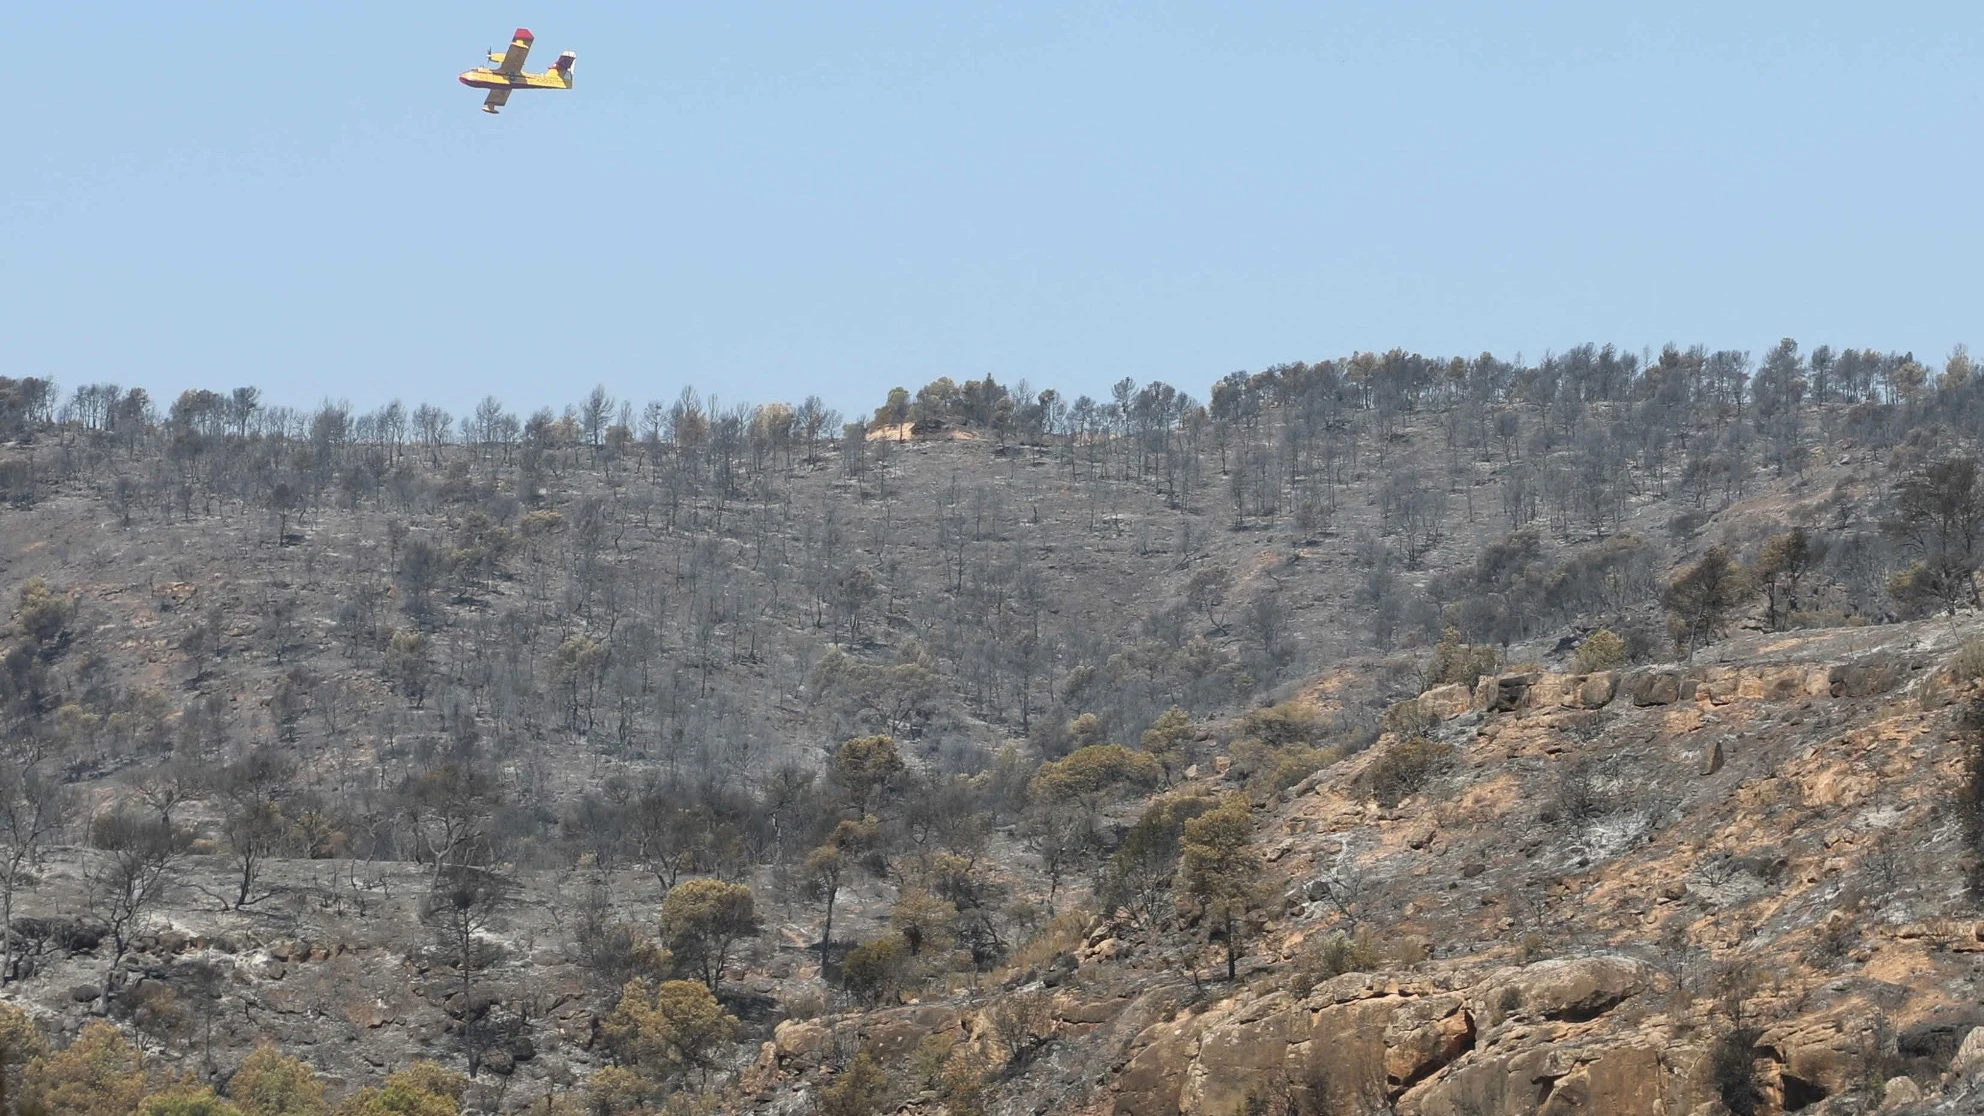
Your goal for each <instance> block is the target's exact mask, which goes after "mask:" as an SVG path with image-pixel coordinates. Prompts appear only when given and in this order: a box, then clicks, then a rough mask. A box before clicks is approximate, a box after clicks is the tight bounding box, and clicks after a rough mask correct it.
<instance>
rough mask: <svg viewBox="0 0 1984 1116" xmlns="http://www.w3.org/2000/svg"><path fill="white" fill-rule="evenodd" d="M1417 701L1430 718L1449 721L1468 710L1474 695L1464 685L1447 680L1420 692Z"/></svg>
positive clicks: (1472, 702)
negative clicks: (1442, 684)
mask: <svg viewBox="0 0 1984 1116" xmlns="http://www.w3.org/2000/svg"><path fill="white" fill-rule="evenodd" d="M1418 701H1419V707H1420V709H1421V710H1422V711H1423V712H1424V713H1425V715H1426V716H1427V717H1429V718H1430V719H1432V720H1435V721H1450V720H1452V719H1453V718H1455V717H1458V716H1460V715H1461V714H1462V713H1465V712H1467V711H1468V709H1469V708H1470V707H1471V706H1472V705H1473V704H1474V695H1473V693H1471V692H1470V691H1469V690H1468V688H1467V687H1466V686H1463V685H1461V684H1460V683H1458V682H1449V683H1448V684H1446V685H1444V686H1435V687H1433V688H1432V689H1430V690H1427V691H1426V692H1425V693H1423V694H1420V695H1419V698H1418Z"/></svg>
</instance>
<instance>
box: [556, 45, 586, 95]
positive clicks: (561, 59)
mask: <svg viewBox="0 0 1984 1116" xmlns="http://www.w3.org/2000/svg"><path fill="white" fill-rule="evenodd" d="M578 60H579V54H578V52H577V51H572V50H568V51H566V52H565V53H563V54H561V55H559V56H558V61H556V62H553V63H552V64H551V72H552V73H555V74H557V75H558V77H559V79H560V80H561V81H563V82H564V83H565V84H566V86H567V87H569V86H570V85H571V84H572V63H574V62H577V61H578Z"/></svg>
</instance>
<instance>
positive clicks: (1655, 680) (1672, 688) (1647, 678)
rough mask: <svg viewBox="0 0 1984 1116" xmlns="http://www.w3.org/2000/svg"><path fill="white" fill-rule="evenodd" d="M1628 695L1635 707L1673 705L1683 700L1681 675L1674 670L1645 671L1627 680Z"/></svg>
mask: <svg viewBox="0 0 1984 1116" xmlns="http://www.w3.org/2000/svg"><path fill="white" fill-rule="evenodd" d="M1626 693H1627V694H1628V695H1630V696H1631V697H1632V699H1633V704H1634V705H1673V704H1674V703H1675V702H1677V701H1680V700H1681V673H1680V672H1679V671H1674V670H1644V671H1640V672H1639V673H1637V674H1634V675H1632V676H1630V677H1629V678H1627V679H1626Z"/></svg>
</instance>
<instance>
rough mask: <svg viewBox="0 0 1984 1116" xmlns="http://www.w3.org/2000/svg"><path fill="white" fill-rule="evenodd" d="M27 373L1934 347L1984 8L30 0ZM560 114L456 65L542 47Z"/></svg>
mask: <svg viewBox="0 0 1984 1116" xmlns="http://www.w3.org/2000/svg"><path fill="white" fill-rule="evenodd" d="M4 22H5V24H6V50H5V57H6V65H7V67H8V69H7V83H6V84H7V90H6V98H7V105H6V110H5V111H6V120H7V132H8V135H7V138H6V148H5V150H6V152H7V160H6V161H7V164H8V166H7V172H6V174H5V175H4V177H0V374H14V375H21V374H34V375H52V376H54V377H56V378H57V379H59V380H60V381H61V382H62V384H63V385H64V386H65V387H72V386H74V385H75V384H77V383H81V382H84V381H90V380H113V381H117V382H121V383H124V384H140V385H144V386H146V387H147V388H149V389H151V390H152V391H154V392H155V393H160V394H162V395H164V396H166V397H167V398H169V397H170V395H171V394H174V393H176V392H177V391H178V390H180V389H181V388H184V387H186V386H189V385H200V386H212V387H216V388H225V387H229V386H232V385H235V384H240V383H257V384H260V385H261V386H263V388H264V390H265V391H266V392H267V394H268V396H269V397H270V398H271V399H273V400H275V401H280V402H287V403H292V404H298V405H304V404H310V403H314V402H315V401H317V400H318V399H320V398H322V397H325V396H340V397H344V398H348V399H350V400H351V401H352V402H353V403H354V404H356V405H358V406H360V407H369V406H373V405H376V404H378V403H380V402H383V401H384V400H386V399H388V398H391V397H393V396H399V397H402V398H404V399H405V400H406V401H407V402H408V403H409V404H411V403H414V402H417V401H420V400H429V401H433V402H437V403H440V404H442V405H445V406H449V407H450V408H451V409H453V410H455V411H457V412H460V411H462V410H463V409H464V408H465V407H466V406H467V405H469V404H471V403H472V402H473V400H474V399H476V398H479V397H480V396H481V395H482V394H483V393H485V392H494V393H496V394H498V395H499V396H502V397H503V398H505V399H506V400H507V401H509V402H510V403H511V404H512V405H516V406H526V407H527V406H534V405H537V404H546V403H549V404H558V403H563V402H567V401H570V400H573V399H576V398H577V397H578V395H579V394H580V393H581V392H582V391H583V390H584V389H585V388H587V387H589V386H590V385H591V384H592V383H594V382H595V381H603V382H605V383H606V384H607V385H608V386H609V387H611V388H612V389H613V390H615V391H616V392H618V393H619V394H621V395H623V396H626V397H630V398H633V399H634V400H636V401H637V402H638V401H641V400H645V399H648V398H655V397H668V396H672V395H673V394H674V393H675V392H676V391H678V390H679V389H680V387H681V386H682V385H683V384H684V383H693V384H695V385H696V386H698V387H699V388H700V389H701V390H703V391H704V392H705V393H708V392H715V393H717V394H719V395H720V396H722V397H723V398H725V399H755V400H767V399H775V398H784V399H796V398H799V397H801V396H804V395H805V394H807V393H809V392H817V393H819V394H820V395H822V396H824V397H825V398H826V399H827V400H828V401H829V402H830V403H832V404H834V405H837V406H840V407H843V408H845V409H849V410H852V409H854V408H857V407H859V408H866V407H871V406H873V405H874V404H875V403H877V402H879V401H880V398H881V396H882V394H883V392H884V391H885V389H886V388H887V387H889V386H890V385H891V384H895V383H903V384H906V385H909V386H910V387H912V388H914V387H915V386H917V385H918V384H920V383H922V382H924V381H926V380H928V379H931V378H933V377H935V376H938V375H951V376H954V377H957V378H959V379H962V378H964V377H967V376H979V375H983V374H985V373H988V372H989V373H992V374H994V375H996V376H998V377H999V378H1000V379H1001V380H1002V381H1011V380H1016V379H1019V378H1022V377H1024V378H1027V379H1030V380H1031V381H1032V382H1033V383H1034V384H1035V385H1036V386H1042V385H1057V386H1061V387H1063V388H1064V389H1072V390H1086V391H1090V392H1092V393H1100V392H1101V391H1103V390H1105V388H1106V385H1107V384H1108V383H1109V382H1111V381H1113V380H1115V379H1117V378H1120V377H1122V376H1125V375H1128V376H1134V377H1136V378H1137V379H1138V380H1139V381H1145V380H1150V379H1164V380H1167V381H1170V382H1172V383H1174V384H1177V385H1179V386H1181V387H1183V388H1185V389H1187V390H1190V391H1191V392H1193V393H1194V394H1195V395H1199V396H1201V397H1203V394H1204V391H1205V388H1206V385H1207V384H1208V383H1209V382H1210V381H1211V380H1212V379H1213V378H1215V377H1217V376H1218V375H1221V374H1223V373H1225V372H1228V371H1231V370H1233V369H1236V368H1259V367H1261V366H1263V365H1265V364H1268V363H1272V362H1275V361H1281V360H1292V359H1318V358H1322V357H1326V356H1333V355H1340V354H1344V353H1347V352H1350V351H1352V350H1355V349H1360V348H1377V349H1383V348H1388V347H1391V346H1394V345H1398V346H1404V347H1407V348H1414V349H1418V350H1421V351H1426V352H1437V353H1462V354H1469V355H1471V354H1473V353H1476V352H1479V351H1481V350H1484V349H1487V350H1492V351H1495V352H1496V353H1498V354H1500V355H1503V356H1511V355H1513V354H1514V353H1515V352H1516V351H1518V350H1520V351H1522V352H1523V353H1525V354H1526V355H1528V356H1531V357H1534V356H1535V355H1536V354H1538V353H1539V352H1541V351H1542V350H1543V349H1545V348H1553V347H1554V348H1563V347H1566V346H1568V345H1572V344H1576V343H1578V342H1580V341H1584V340H1598V341H1614V342H1618V343H1621V344H1624V345H1627V346H1629V347H1635V348H1637V347H1639V346H1641V345H1654V346H1658V345H1659V344H1660V343H1661V342H1663V341H1666V340H1670V339H1672V340H1678V341H1682V342H1692V341H1702V342H1705V343H1708V344H1711V345H1714V346H1718V347H1723V346H1727V347H1740V348H1749V349H1752V350H1755V351H1759V352H1760V351H1761V350H1762V349H1764V348H1765V347H1767V346H1768V345H1769V344H1771V343H1772V342H1773V341H1775V340H1776V339H1777V338H1778V337H1780V336H1784V335H1791V336H1795V337H1797V338H1799V339H1800V340H1801V341H1802V342H1804V343H1805V344H1806V345H1807V346H1808V347H1809V346H1811V345H1814V344H1817V343H1820V342H1831V343H1833V344H1835V345H1839V344H1852V345H1871V346H1876V347H1880V348H1884V349H1888V348H1892V349H1913V350H1914V351H1916V353H1917V354H1918V356H1921V357H1923V358H1924V359H1936V360H1939V359H1940V358H1941V357H1942V355H1943V354H1944V353H1945V352H1946V351H1947V349H1948V348H1949V346H1950V345H1951V344H1952V343H1953V342H1956V341H1959V340H1964V339H1965V337H1966V331H1967V330H1969V328H1970V324H1971V321H1972V316H1973V315H1974V314H1975V313H1976V311H1977V309H1978V307H1979V297H1978V296H1979V294H1980V283H1979V278H1978V275H1979V272H1978V268H1979V265H1980V260H1984V227H1980V224H1981V222H1980V212H1984V209H1981V208H1980V207H1984V190H1981V189H1980V173H1979V172H1980V169H1981V168H1980V166H1979V162H1980V159H1979V154H1978V152H1979V135H1978V124H1979V120H1980V113H1979V108H1980V89H1984V81H1980V78H1979V73H1980V65H1979V63H1980V61H1984V58H1981V57H1980V46H1984V7H1980V6H1979V5H1976V4H1958V3H1947V4H1924V3H1913V4H1911V3H1891V4H1884V5H1870V4H1862V3H1851V4H1849V3H1818V2H1810V0H1805V2H1798V3H1792V2H1750V3H1740V4H1730V3H1714V4H1709V3H1701V4H1683V3H1664V4H1657V5H1656V4H1613V3H1597V2H1581V3H1554V4H1546V3H1529V4H1482V3H1476V2H1472V0H1467V2H1460V0H1456V2H1452V3H1409V2H1400V0H1385V2H1378V0H1371V2H1358V3H1323V2H1315V0H1312V2H1307V3H1288V4H1278V3H1266V2H1262V3H1242V4H1213V3H1203V4H1165V3H1123V4H1104V3H1082V2H1079V0H1076V2H1057V3H1039V4H1032V3H1004V4H997V5H990V4H988V5H983V6H974V5H967V4H964V3H934V4H933V3H928V2H915V3H911V2H905V3H900V4H884V3H835V4H822V3H792V4H771V3H748V2H733V3H724V4H697V5H687V4H679V5H678V4H668V5H660V4H627V3H567V2H559V0H512V3H510V4H508V5H499V4H490V3H487V2H486V0H481V2H476V3H467V2H453V3H446V2H422V3H418V4H401V3H383V2H377V0H371V2H360V3H340V4H256V5H241V4H221V3H214V2H202V0H187V2H173V3H161V4H139V3H135V2H132V3H115V4H113V3H91V2H87V0H83V2H59V3H58V2H55V0H31V2H29V3H26V4H21V5H15V6H13V7H11V8H10V9H9V13H8V15H7V17H6V19H5V21H4ZM518 24H522V25H526V26H529V27H530V28H531V29H532V30H534V31H535V32H536V34H537V52H536V56H535V57H534V58H533V67H534V68H536V67H537V66H541V65H542V64H544V63H546V62H548V61H549V60H550V59H551V58H552V57H554V56H555V55H556V53H557V52H558V51H559V50H562V49H566V48H571V49H576V50H577V51H578V52H579V63H578V69H577V75H578V85H577V88H576V89H574V90H573V91H572V92H570V93H550V92H546V93H532V94H519V95H517V96H516V97H514V98H513V99H512V101H511V103H510V107H509V108H508V109H507V110H506V111H505V112H504V113H503V115H501V116H488V115H485V114H483V113H481V112H479V111H477V106H478V104H479V95H478V94H477V93H476V92H475V91H472V90H469V89H465V88H463V87H462V86H460V85H458V84H457V83H456V82H455V75H456V73H458V72H459V71H461V70H464V69H467V68H469V67H470V66H473V65H476V64H478V62H479V60H480V57H481V52H482V51H484V50H485V49H487V48H490V47H500V46H501V45H502V44H503V43H504V41H505V39H506V37H507V35H508V33H509V31H510V29H511V28H512V27H514V26H516V25H518Z"/></svg>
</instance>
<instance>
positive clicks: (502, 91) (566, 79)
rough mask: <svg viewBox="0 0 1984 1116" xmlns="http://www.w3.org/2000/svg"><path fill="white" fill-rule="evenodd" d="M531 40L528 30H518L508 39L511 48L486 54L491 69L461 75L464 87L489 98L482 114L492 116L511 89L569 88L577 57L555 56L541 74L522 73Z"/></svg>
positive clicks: (564, 54)
mask: <svg viewBox="0 0 1984 1116" xmlns="http://www.w3.org/2000/svg"><path fill="white" fill-rule="evenodd" d="M533 41H534V40H533V38H532V36H531V33H530V31H529V29H527V28H523V27H519V28H517V34H516V36H515V37H514V38H512V39H511V40H510V49H508V50H506V51H504V52H503V53H501V54H497V53H496V52H495V51H491V52H489V60H490V61H491V62H494V63H496V66H495V68H494V69H491V68H490V67H488V66H478V67H476V68H475V69H473V70H470V71H468V72H467V73H464V74H463V75H462V76H461V82H462V84H463V85H470V86H474V87H475V88H477V89H487V90H489V96H488V97H487V98H486V99H484V100H483V102H482V111H484V112H487V113H494V112H495V111H496V110H497V109H498V108H501V107H502V106H503V105H505V104H507V103H508V102H509V100H510V91H511V90H513V89H570V88H571V87H572V63H574V62H576V61H578V59H579V56H578V55H577V54H576V53H574V52H572V51H569V50H568V51H566V52H565V53H563V54H561V55H559V56H558V61H556V62H553V63H552V64H551V68H550V69H548V70H546V71H544V72H543V73H541V74H527V73H524V59H525V58H526V57H528V56H529V54H530V44H531V43H532V42H533Z"/></svg>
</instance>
